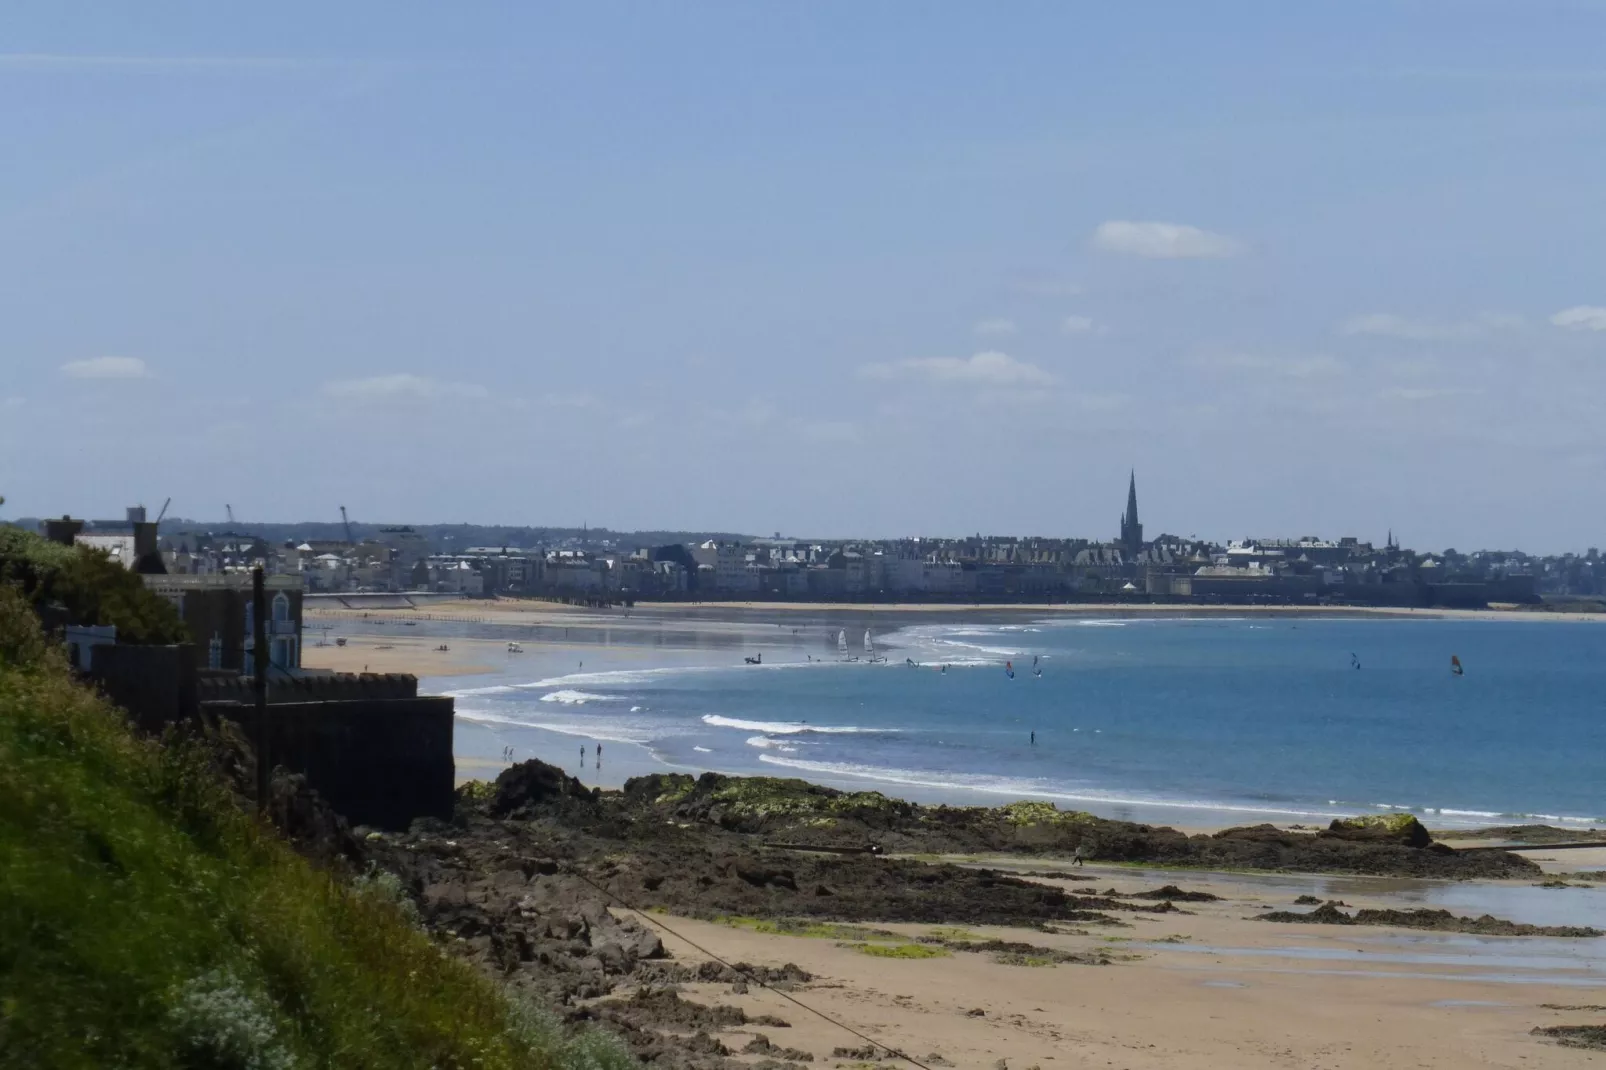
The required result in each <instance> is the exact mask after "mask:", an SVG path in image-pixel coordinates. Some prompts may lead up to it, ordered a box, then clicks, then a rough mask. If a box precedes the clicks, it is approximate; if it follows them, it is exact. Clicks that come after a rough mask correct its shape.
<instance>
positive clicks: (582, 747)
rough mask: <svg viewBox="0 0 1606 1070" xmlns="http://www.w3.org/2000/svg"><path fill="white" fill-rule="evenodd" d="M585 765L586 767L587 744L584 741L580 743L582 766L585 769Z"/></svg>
mask: <svg viewBox="0 0 1606 1070" xmlns="http://www.w3.org/2000/svg"><path fill="white" fill-rule="evenodd" d="M585 767H586V745H585V744H584V743H582V744H580V768H581V769H584V768H585Z"/></svg>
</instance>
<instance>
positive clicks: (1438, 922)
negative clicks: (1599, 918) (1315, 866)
mask: <svg viewBox="0 0 1606 1070" xmlns="http://www.w3.org/2000/svg"><path fill="white" fill-rule="evenodd" d="M1257 920H1259V921H1280V922H1305V923H1307V924H1317V925H1390V926H1394V927H1396V928H1401V929H1431V930H1434V931H1435V932H1452V933H1472V934H1474V935H1477V936H1560V937H1592V936H1606V933H1602V932H1601V930H1599V929H1591V928H1588V927H1586V926H1581V925H1528V924H1526V923H1523V922H1515V921H1507V920H1506V919H1504V918H1497V917H1494V916H1493V915H1490V914H1484V915H1482V916H1481V917H1476V918H1465V917H1461V916H1459V915H1456V914H1452V913H1450V912H1449V911H1448V910H1369V909H1363V910H1357V911H1356V912H1355V913H1354V914H1346V913H1344V912H1343V911H1342V910H1340V909H1338V904H1336V903H1331V902H1329V903H1323V904H1322V905H1321V906H1319V907H1317V908H1316V909H1315V910H1312V911H1308V912H1306V913H1303V914H1302V913H1299V912H1298V911H1294V910H1274V911H1272V912H1271V913H1269V914H1261V915H1260V916H1259V917H1258V919H1257Z"/></svg>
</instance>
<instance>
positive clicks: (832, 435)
mask: <svg viewBox="0 0 1606 1070" xmlns="http://www.w3.org/2000/svg"><path fill="white" fill-rule="evenodd" d="M794 426H795V427H796V428H797V432H798V433H799V434H800V435H802V436H803V437H804V438H806V439H808V440H809V441H811V442H839V443H842V442H846V443H851V442H858V441H859V429H858V428H857V427H856V426H854V425H853V424H851V423H848V422H847V421H845V420H798V421H796V423H795V424H794Z"/></svg>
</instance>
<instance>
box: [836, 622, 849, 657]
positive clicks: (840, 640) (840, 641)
mask: <svg viewBox="0 0 1606 1070" xmlns="http://www.w3.org/2000/svg"><path fill="white" fill-rule="evenodd" d="M836 648H837V651H838V652H839V653H842V654H846V653H847V652H848V630H847V629H846V628H843V629H840V630H839V631H838V632H837V633H836Z"/></svg>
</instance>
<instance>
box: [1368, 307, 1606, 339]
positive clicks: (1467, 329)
mask: <svg viewBox="0 0 1606 1070" xmlns="http://www.w3.org/2000/svg"><path fill="white" fill-rule="evenodd" d="M1603 311H1606V310H1603ZM1521 325H1522V317H1521V316H1511V315H1506V314H1504V313H1499V312H1480V313H1479V314H1478V315H1476V316H1474V317H1473V318H1472V319H1469V320H1460V321H1456V322H1440V321H1437V320H1425V319H1414V318H1412V317H1410V316H1396V315H1395V314H1393V313H1392V312H1368V313H1367V314H1365V315H1363V316H1351V317H1350V318H1349V319H1347V320H1345V321H1344V322H1343V324H1342V325H1340V327H1339V331H1340V333H1343V334H1350V335H1355V334H1364V335H1373V336H1375V337H1378V338H1400V339H1404V340H1406V341H1410V342H1446V341H1457V340H1465V339H1469V338H1481V337H1483V336H1484V335H1487V334H1489V333H1491V332H1493V331H1497V330H1503V329H1507V328H1511V327H1518V326H1521Z"/></svg>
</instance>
